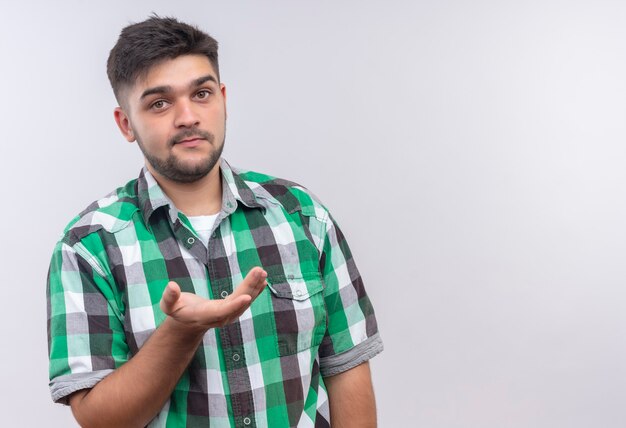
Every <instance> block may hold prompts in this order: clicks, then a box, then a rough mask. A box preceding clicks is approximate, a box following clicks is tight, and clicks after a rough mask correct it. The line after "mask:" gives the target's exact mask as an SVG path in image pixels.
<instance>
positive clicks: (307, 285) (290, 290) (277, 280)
mask: <svg viewBox="0 0 626 428" xmlns="http://www.w3.org/2000/svg"><path fill="white" fill-rule="evenodd" d="M267 286H268V288H269V289H270V290H271V291H272V294H274V295H275V296H276V297H280V298H283V299H293V300H306V299H308V298H310V297H311V296H312V295H314V294H317V293H319V292H320V291H322V290H323V289H324V283H323V282H322V279H321V278H320V276H319V275H316V276H314V277H311V278H309V277H308V276H307V279H306V280H305V279H304V277H293V278H291V277H290V278H285V277H284V276H274V277H272V278H267Z"/></svg>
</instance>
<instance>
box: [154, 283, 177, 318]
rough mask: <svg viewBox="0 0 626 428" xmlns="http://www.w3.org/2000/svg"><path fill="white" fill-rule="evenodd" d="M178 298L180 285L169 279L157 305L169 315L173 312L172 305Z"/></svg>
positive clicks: (173, 305)
mask: <svg viewBox="0 0 626 428" xmlns="http://www.w3.org/2000/svg"><path fill="white" fill-rule="evenodd" d="M179 298H180V287H179V286H178V284H176V283H175V282H174V281H170V282H168V283H167V285H166V286H165V290H163V296H161V302H160V304H159V306H160V307H161V310H162V311H163V313H165V314H166V315H171V314H172V312H174V307H175V305H176V302H178V299H179Z"/></svg>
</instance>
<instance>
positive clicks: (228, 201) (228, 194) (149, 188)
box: [137, 158, 265, 225]
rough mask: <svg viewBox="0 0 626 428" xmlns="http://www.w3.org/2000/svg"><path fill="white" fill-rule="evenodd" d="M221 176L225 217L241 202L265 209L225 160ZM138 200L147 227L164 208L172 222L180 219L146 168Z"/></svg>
mask: <svg viewBox="0 0 626 428" xmlns="http://www.w3.org/2000/svg"><path fill="white" fill-rule="evenodd" d="M220 175H221V176H222V212H223V213H224V214H225V215H228V214H231V213H233V212H234V211H235V210H236V208H237V204H238V203H239V202H241V203H242V204H243V205H245V206H246V207H248V208H261V209H265V205H263V204H261V203H259V201H258V200H257V196H256V195H255V193H254V191H253V190H252V189H251V188H250V187H249V186H248V185H247V184H246V182H245V181H244V180H243V179H242V178H241V177H240V176H239V174H237V172H236V171H234V170H233V169H232V168H231V166H230V165H229V164H228V162H226V160H225V159H223V158H222V159H221V161H220ZM137 199H138V202H139V209H140V210H141V213H142V216H143V219H144V222H145V224H146V225H148V224H150V223H149V220H150V217H151V216H152V214H153V213H154V212H155V211H157V210H158V209H159V208H161V207H164V206H168V207H169V215H170V219H171V220H172V222H175V221H176V219H177V218H178V209H177V208H176V206H175V205H174V203H173V202H172V200H171V199H170V198H169V197H168V196H167V195H166V194H165V192H163V189H161V186H159V183H157V181H156V179H155V178H154V176H153V175H152V173H150V171H148V168H146V167H145V166H144V167H143V168H142V170H141V173H140V174H139V178H138V180H137Z"/></svg>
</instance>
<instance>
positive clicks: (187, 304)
mask: <svg viewBox="0 0 626 428" xmlns="http://www.w3.org/2000/svg"><path fill="white" fill-rule="evenodd" d="M266 278H267V272H265V271H264V270H263V269H261V268H260V267H255V268H253V269H252V270H250V272H248V275H246V277H245V278H244V280H243V281H242V282H241V284H239V286H237V288H236V289H235V291H233V293H232V294H231V295H229V296H227V297H226V298H224V299H219V300H210V299H205V298H203V297H200V296H198V295H196V294H193V293H183V292H181V291H180V287H179V286H178V284H176V283H175V282H174V281H170V282H169V283H168V284H167V286H166V287H165V290H164V291H163V296H162V297H161V310H162V311H163V313H165V314H166V315H168V316H170V317H171V318H173V319H174V320H176V321H178V323H180V324H181V325H182V326H184V327H185V328H186V329H189V330H195V331H198V332H205V331H206V330H208V329H210V328H215V327H223V326H225V325H226V324H229V323H231V322H233V321H234V320H236V319H237V318H239V317H240V316H241V314H243V313H244V312H245V311H246V309H248V308H249V307H250V305H251V304H252V302H253V301H254V299H256V297H257V296H258V295H259V294H260V293H261V291H263V289H264V288H265V286H266V285H267V281H265V279H266Z"/></svg>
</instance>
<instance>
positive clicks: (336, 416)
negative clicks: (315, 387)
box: [324, 362, 376, 428]
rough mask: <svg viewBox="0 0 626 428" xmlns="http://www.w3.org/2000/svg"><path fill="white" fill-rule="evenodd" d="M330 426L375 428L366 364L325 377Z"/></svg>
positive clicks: (374, 413)
mask: <svg viewBox="0 0 626 428" xmlns="http://www.w3.org/2000/svg"><path fill="white" fill-rule="evenodd" d="M324 382H325V383H326V389H327V391H328V399H329V401H330V425H331V426H332V427H333V428H351V427H355V428H357V427H358V428H375V427H376V402H375V399H374V389H373V387H372V378H371V374H370V368H369V363H367V362H365V363H363V364H361V365H359V366H357V367H355V368H353V369H350V370H348V371H346V372H344V373H340V374H338V375H335V376H330V377H327V378H325V379H324Z"/></svg>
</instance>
